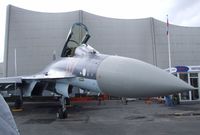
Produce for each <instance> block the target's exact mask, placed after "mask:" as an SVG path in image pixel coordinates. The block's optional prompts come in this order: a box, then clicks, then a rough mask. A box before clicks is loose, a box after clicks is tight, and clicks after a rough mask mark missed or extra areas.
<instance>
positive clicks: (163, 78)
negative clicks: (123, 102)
mask: <svg viewBox="0 0 200 135" xmlns="http://www.w3.org/2000/svg"><path fill="white" fill-rule="evenodd" d="M97 82H98V85H99V88H100V89H101V90H102V91H103V92H105V93H107V94H109V95H113V96H121V97H122V96H124V97H150V96H164V95H169V94H173V93H177V92H182V91H186V90H191V89H193V87H192V86H190V85H189V84H187V83H185V82H184V81H182V80H180V79H179V78H177V77H175V76H173V75H171V74H169V73H167V72H166V71H164V70H162V69H159V68H157V67H155V66H153V65H150V64H147V63H145V62H142V61H139V60H135V59H131V58H125V57H119V56H110V57H108V58H106V59H105V60H104V61H103V62H102V63H101V64H100V66H99V68H98V70H97Z"/></svg>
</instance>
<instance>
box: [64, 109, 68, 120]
mask: <svg viewBox="0 0 200 135" xmlns="http://www.w3.org/2000/svg"><path fill="white" fill-rule="evenodd" d="M63 116H64V118H68V112H67V110H65V111H64V112H63Z"/></svg>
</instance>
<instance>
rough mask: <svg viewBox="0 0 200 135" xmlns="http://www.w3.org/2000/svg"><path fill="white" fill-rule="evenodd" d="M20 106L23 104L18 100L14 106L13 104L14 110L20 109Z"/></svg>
mask: <svg viewBox="0 0 200 135" xmlns="http://www.w3.org/2000/svg"><path fill="white" fill-rule="evenodd" d="M22 104H23V102H22V100H21V99H19V98H17V99H16V100H15V104H14V107H15V109H20V108H22Z"/></svg>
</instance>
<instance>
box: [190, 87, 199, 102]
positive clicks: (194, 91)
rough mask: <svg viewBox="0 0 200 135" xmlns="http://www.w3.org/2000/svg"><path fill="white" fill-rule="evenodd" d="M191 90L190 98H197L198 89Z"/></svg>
mask: <svg viewBox="0 0 200 135" xmlns="http://www.w3.org/2000/svg"><path fill="white" fill-rule="evenodd" d="M191 92H192V100H197V99H199V91H198V89H196V90H192V91H191Z"/></svg>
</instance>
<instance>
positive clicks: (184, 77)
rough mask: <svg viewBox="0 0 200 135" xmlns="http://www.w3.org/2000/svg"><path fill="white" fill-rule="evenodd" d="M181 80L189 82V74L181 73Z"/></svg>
mask: <svg viewBox="0 0 200 135" xmlns="http://www.w3.org/2000/svg"><path fill="white" fill-rule="evenodd" d="M179 77H180V79H182V80H183V81H185V82H188V74H187V73H180V74H179Z"/></svg>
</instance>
